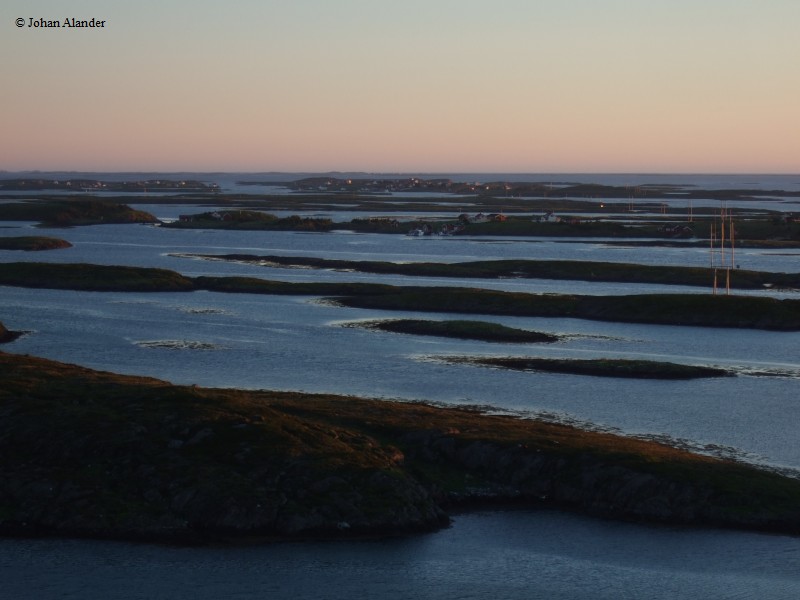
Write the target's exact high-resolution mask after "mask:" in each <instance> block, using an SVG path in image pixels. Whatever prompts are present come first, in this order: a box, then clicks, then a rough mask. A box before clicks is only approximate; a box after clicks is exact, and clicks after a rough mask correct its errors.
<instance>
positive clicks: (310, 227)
mask: <svg viewBox="0 0 800 600" xmlns="http://www.w3.org/2000/svg"><path fill="white" fill-rule="evenodd" d="M162 227H168V228H173V229H236V230H266V231H330V230H331V229H332V228H333V222H332V221H331V220H330V219H318V218H311V217H298V216H297V215H292V216H289V217H284V218H278V217H276V216H275V215H273V214H270V213H266V212H261V211H256V210H219V211H213V212H205V213H200V214H196V215H181V217H180V218H179V219H178V220H177V221H172V222H170V223H164V224H163V225H162Z"/></svg>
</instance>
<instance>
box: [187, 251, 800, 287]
mask: <svg viewBox="0 0 800 600" xmlns="http://www.w3.org/2000/svg"><path fill="white" fill-rule="evenodd" d="M179 256H186V257H192V258H206V259H210V260H229V261H236V262H248V263H252V264H257V265H259V266H267V267H272V266H281V267H287V268H309V267H311V268H315V269H333V270H347V271H357V272H361V273H380V274H391V275H409V276H415V277H458V278H460V279H468V278H475V279H509V278H519V279H557V280H572V281H603V282H616V283H650V284H661V285H687V286H700V287H710V286H711V284H712V281H713V271H712V270H711V269H709V268H708V267H680V266H661V265H637V264H630V263H612V262H593V261H577V260H522V259H519V260H484V261H470V262H457V263H431V262H411V263H397V262H388V261H366V260H360V261H356V260H336V259H327V258H317V257H313V256H275V255H267V256H259V255H252V254H182V255H179ZM730 286H731V287H732V288H738V289H761V288H763V287H776V288H800V273H771V272H766V271H749V270H746V269H731V271H730Z"/></svg>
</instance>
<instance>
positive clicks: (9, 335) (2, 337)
mask: <svg viewBox="0 0 800 600" xmlns="http://www.w3.org/2000/svg"><path fill="white" fill-rule="evenodd" d="M21 335H22V332H20V331H9V330H8V329H6V328H5V326H4V325H3V324H2V323H0V344H7V343H8V342H13V341H14V340H15V339H17V338H18V337H19V336H21Z"/></svg>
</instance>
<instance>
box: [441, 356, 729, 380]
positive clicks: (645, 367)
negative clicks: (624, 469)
mask: <svg viewBox="0 0 800 600" xmlns="http://www.w3.org/2000/svg"><path fill="white" fill-rule="evenodd" d="M444 360H445V361H446V362H449V363H453V364H470V365H480V366H485V367H498V368H503V369H513V370H515V371H547V372H551V373H569V374H571V375H594V376H595V377H626V378H637V379H698V378H701V377H730V376H733V373H731V372H729V371H727V370H725V369H720V368H717V367H703V366H696V365H681V364H677V363H670V362H657V361H651V360H627V359H612V358H599V359H591V360H573V359H566V358H533V357H486V358H484V357H473V356H452V357H446V358H445V359H444Z"/></svg>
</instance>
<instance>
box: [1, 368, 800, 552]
mask: <svg viewBox="0 0 800 600" xmlns="http://www.w3.org/2000/svg"><path fill="white" fill-rule="evenodd" d="M0 379H2V381H3V386H2V387H0V406H2V411H3V418H2V419H0V453H1V454H2V456H3V461H2V462H0V535H7V536H8V535H14V536H44V535H47V536H71V537H90V538H110V539H125V540H140V541H162V542H179V543H199V542H209V541H213V542H232V541H252V540H254V539H258V540H265V541H266V540H286V539H300V538H308V537H349V536H363V535H387V534H408V533H413V532H417V531H431V530H435V529H438V528H441V527H444V526H446V525H447V524H448V522H449V517H448V513H449V512H450V511H452V510H457V509H458V510H464V509H468V508H471V507H475V506H481V507H487V506H498V507H500V506H508V505H509V503H513V504H514V505H517V506H522V507H528V508H549V509H562V510H570V511H576V512H580V513H584V514H587V515H592V516H597V517H603V518H610V519H618V520H629V521H636V522H647V523H661V524H669V525H671V526H675V525H681V526H695V527H730V528H739V529H753V530H760V531H774V532H780V533H783V534H793V535H797V534H800V480H798V479H797V478H795V477H791V476H787V475H785V474H779V473H777V472H773V471H770V470H766V469H761V468H757V467H755V466H752V465H748V464H743V463H740V462H736V461H732V460H728V459H723V458H719V457H712V456H705V455H700V454H692V453H689V452H687V451H685V450H682V449H679V448H676V447H672V446H670V445H666V444H663V443H656V442H653V441H645V440H642V439H636V438H632V437H626V436H621V435H612V434H609V433H603V432H592V431H586V430H582V429H578V428H575V427H571V426H566V425H563V424H558V423H553V422H546V421H542V420H536V419H523V418H518V417H513V416H507V415H497V414H487V413H485V412H482V411H481V410H479V409H476V408H469V407H451V408H447V407H436V406H431V405H428V404H426V403H424V402H395V401H387V400H373V399H368V398H356V397H349V396H335V395H329V394H306V393H295V392H273V391H244V390H231V389H208V388H201V387H197V386H180V385H172V384H170V383H167V382H164V381H160V380H157V379H152V378H147V377H134V376H124V375H116V374H113V373H107V372H100V371H95V370H92V369H87V368H84V367H79V366H75V365H69V364H65V363H60V362H55V361H52V360H46V359H42V358H36V357H31V356H21V355H15V354H8V353H5V352H0Z"/></svg>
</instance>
